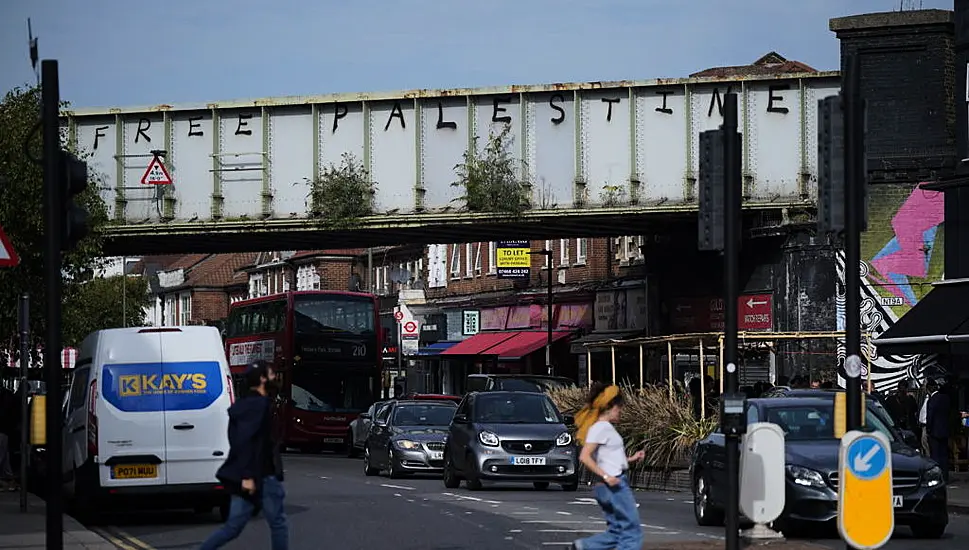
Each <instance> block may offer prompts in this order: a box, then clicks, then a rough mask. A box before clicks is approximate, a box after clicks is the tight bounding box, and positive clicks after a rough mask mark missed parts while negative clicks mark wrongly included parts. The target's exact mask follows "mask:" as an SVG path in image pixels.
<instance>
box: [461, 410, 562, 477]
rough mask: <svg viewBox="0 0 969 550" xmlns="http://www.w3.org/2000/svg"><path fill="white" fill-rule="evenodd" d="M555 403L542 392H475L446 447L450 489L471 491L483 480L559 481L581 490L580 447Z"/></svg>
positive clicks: (462, 411)
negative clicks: (464, 487)
mask: <svg viewBox="0 0 969 550" xmlns="http://www.w3.org/2000/svg"><path fill="white" fill-rule="evenodd" d="M571 423H572V419H571V418H568V417H563V416H562V415H561V414H559V412H558V409H556V408H555V404H553V403H552V400H551V399H549V398H548V396H546V395H545V394H542V393H526V392H507V391H490V392H480V393H469V394H468V395H467V396H466V397H465V398H464V401H462V402H461V405H460V406H459V407H458V410H457V412H456V413H455V415H454V419H453V420H452V421H451V426H450V429H449V430H448V440H447V445H446V447H445V449H444V485H445V486H446V487H448V488H450V489H453V488H456V487H457V486H458V485H459V484H460V483H461V480H462V479H464V480H465V483H466V484H467V486H468V488H469V489H472V490H476V489H480V488H481V482H482V481H512V482H529V483H532V484H533V485H534V487H535V488H536V489H546V488H547V487H548V486H549V484H550V483H557V484H560V485H561V486H562V489H564V490H566V491H575V490H576V489H578V487H579V478H578V449H577V448H576V446H575V444H574V443H573V441H572V436H571V435H570V434H569V429H568V426H567V424H571Z"/></svg>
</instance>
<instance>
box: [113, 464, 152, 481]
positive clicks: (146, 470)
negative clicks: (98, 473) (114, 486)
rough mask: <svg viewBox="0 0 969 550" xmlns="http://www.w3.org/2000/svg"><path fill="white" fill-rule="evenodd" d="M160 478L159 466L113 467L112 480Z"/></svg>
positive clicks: (120, 465)
mask: <svg viewBox="0 0 969 550" xmlns="http://www.w3.org/2000/svg"><path fill="white" fill-rule="evenodd" d="M156 477H158V465H157V464H118V465H116V466H112V467H111V479H152V478H156Z"/></svg>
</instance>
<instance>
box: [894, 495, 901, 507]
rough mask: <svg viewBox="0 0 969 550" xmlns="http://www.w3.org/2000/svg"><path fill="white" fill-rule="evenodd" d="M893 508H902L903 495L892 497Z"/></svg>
mask: <svg viewBox="0 0 969 550" xmlns="http://www.w3.org/2000/svg"><path fill="white" fill-rule="evenodd" d="M892 507H893V508H901V507H902V495H892Z"/></svg>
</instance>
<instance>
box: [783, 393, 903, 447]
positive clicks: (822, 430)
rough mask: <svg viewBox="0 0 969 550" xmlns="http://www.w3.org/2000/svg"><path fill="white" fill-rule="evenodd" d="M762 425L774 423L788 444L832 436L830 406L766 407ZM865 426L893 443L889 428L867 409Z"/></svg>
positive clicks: (831, 406) (832, 404)
mask: <svg viewBox="0 0 969 550" xmlns="http://www.w3.org/2000/svg"><path fill="white" fill-rule="evenodd" d="M764 416H765V417H766V418H765V421H766V422H771V423H773V424H777V425H778V426H780V427H781V429H782V430H784V437H785V439H787V440H789V441H810V440H822V439H835V435H834V403H833V402H832V403H830V404H828V403H825V404H819V405H794V404H791V405H778V406H773V407H769V408H767V409H766V411H765V415H764ZM865 425H866V426H869V427H871V428H874V429H876V430H878V431H880V432H882V433H883V434H885V435H886V436H888V439H889V440H890V441H895V440H896V438H895V434H894V432H893V431H892V429H891V428H889V427H888V426H886V425H885V423H884V422H883V421H882V420H881V418H879V415H877V414H875V412H874V411H873V410H872V408H871V407H870V406H869V407H867V410H866V414H865Z"/></svg>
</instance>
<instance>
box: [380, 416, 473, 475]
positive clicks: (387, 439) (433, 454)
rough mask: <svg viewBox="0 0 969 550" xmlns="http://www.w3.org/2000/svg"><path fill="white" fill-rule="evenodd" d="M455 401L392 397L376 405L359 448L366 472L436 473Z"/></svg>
mask: <svg viewBox="0 0 969 550" xmlns="http://www.w3.org/2000/svg"><path fill="white" fill-rule="evenodd" d="M455 410H457V405H456V404H455V403H454V402H452V401H417V400H413V401H411V400H400V401H393V402H391V403H390V404H389V405H388V406H386V407H384V408H383V409H380V410H379V412H378V413H377V416H376V417H375V418H374V420H373V424H372V425H371V427H370V433H368V434H367V440H366V443H364V448H363V469H364V473H365V474H366V475H368V476H372V475H377V474H378V473H380V472H381V471H385V472H387V475H389V476H390V477H391V478H398V477H401V476H404V475H407V474H414V473H439V472H441V470H442V469H443V467H444V439H445V437H447V428H448V424H450V422H451V417H453V416H454V411H455Z"/></svg>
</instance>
